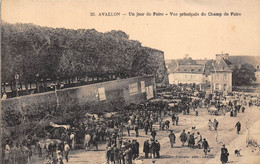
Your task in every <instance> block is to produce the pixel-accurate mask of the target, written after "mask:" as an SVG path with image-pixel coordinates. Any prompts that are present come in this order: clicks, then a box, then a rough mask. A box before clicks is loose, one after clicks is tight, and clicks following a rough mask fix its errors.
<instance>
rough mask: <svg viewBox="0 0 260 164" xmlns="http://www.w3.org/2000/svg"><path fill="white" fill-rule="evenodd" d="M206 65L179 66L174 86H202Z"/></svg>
mask: <svg viewBox="0 0 260 164" xmlns="http://www.w3.org/2000/svg"><path fill="white" fill-rule="evenodd" d="M204 71H205V65H178V66H177V67H176V68H175V70H174V84H180V83H182V84H193V83H195V84H202V83H204V82H205V78H204Z"/></svg>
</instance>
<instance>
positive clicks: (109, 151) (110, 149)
mask: <svg viewBox="0 0 260 164" xmlns="http://www.w3.org/2000/svg"><path fill="white" fill-rule="evenodd" d="M111 151H112V148H111V147H108V148H107V151H106V160H107V164H109V161H110V158H111Z"/></svg>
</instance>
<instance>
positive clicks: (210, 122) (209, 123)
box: [208, 119, 212, 131]
mask: <svg viewBox="0 0 260 164" xmlns="http://www.w3.org/2000/svg"><path fill="white" fill-rule="evenodd" d="M208 127H209V130H210V131H211V127H212V121H211V119H209V122H208Z"/></svg>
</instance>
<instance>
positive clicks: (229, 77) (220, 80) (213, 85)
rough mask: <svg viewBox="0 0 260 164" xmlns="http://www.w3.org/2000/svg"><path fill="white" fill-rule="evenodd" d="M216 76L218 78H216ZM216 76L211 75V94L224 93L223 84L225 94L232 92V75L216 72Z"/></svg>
mask: <svg viewBox="0 0 260 164" xmlns="http://www.w3.org/2000/svg"><path fill="white" fill-rule="evenodd" d="M217 75H218V76H219V77H217ZM217 75H216V74H215V73H213V72H212V73H211V91H212V92H214V91H216V90H217V91H224V84H225V85H226V89H225V92H231V91H232V73H230V72H217ZM225 75H226V79H224V76H225ZM217 85H218V86H217ZM217 88H218V89H217Z"/></svg>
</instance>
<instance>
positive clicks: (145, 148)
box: [143, 139, 149, 158]
mask: <svg viewBox="0 0 260 164" xmlns="http://www.w3.org/2000/svg"><path fill="white" fill-rule="evenodd" d="M143 152H144V154H145V158H148V154H149V140H148V139H147V140H146V141H144V146H143Z"/></svg>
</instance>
